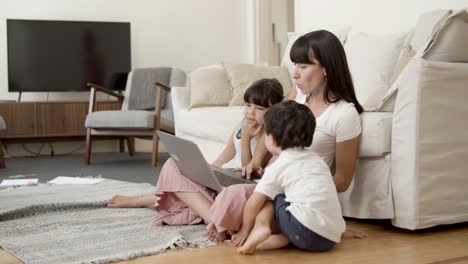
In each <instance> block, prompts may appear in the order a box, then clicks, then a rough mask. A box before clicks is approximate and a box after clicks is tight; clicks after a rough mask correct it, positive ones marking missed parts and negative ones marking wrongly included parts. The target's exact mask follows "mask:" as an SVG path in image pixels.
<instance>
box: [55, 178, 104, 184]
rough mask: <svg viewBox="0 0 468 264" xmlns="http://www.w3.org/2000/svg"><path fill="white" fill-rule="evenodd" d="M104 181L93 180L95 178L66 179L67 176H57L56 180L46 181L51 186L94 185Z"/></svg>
mask: <svg viewBox="0 0 468 264" xmlns="http://www.w3.org/2000/svg"><path fill="white" fill-rule="evenodd" d="M103 180H105V179H95V178H80V177H67V176H58V177H57V178H55V179H53V180H51V181H48V183H53V184H96V183H100V182H102V181H103Z"/></svg>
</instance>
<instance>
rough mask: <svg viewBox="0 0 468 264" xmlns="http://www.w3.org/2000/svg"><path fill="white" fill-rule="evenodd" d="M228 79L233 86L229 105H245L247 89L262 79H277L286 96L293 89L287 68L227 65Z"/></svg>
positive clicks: (225, 66)
mask: <svg viewBox="0 0 468 264" xmlns="http://www.w3.org/2000/svg"><path fill="white" fill-rule="evenodd" d="M224 68H225V69H226V73H227V78H228V79H229V80H230V82H231V86H232V99H231V101H230V102H229V105H242V104H244V93H245V90H247V88H248V87H249V86H250V85H251V84H252V83H254V82H255V81H257V80H260V79H262V78H275V79H278V81H279V82H280V83H281V85H282V86H283V91H284V95H286V94H287V93H288V92H289V90H290V89H291V81H290V80H289V74H288V70H287V69H286V67H282V66H264V65H255V64H225V65H224Z"/></svg>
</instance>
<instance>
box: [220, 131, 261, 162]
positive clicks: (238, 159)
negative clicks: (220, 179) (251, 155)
mask: <svg viewBox="0 0 468 264" xmlns="http://www.w3.org/2000/svg"><path fill="white" fill-rule="evenodd" d="M239 131H240V129H236V130H235V131H234V134H233V137H234V148H235V150H236V155H234V158H232V159H231V160H230V161H228V162H226V163H224V164H223V166H222V168H224V169H237V168H242V160H241V139H240V138H237V136H236V135H237V133H239ZM255 146H257V138H252V140H251V141H250V151H251V152H253V151H254V150H255Z"/></svg>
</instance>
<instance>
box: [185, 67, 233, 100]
mask: <svg viewBox="0 0 468 264" xmlns="http://www.w3.org/2000/svg"><path fill="white" fill-rule="evenodd" d="M187 85H188V86H189V87H190V108H193V107H201V106H227V105H229V102H230V101H231V98H232V87H231V83H230V82H229V80H228V79H227V76H226V71H225V70H224V68H223V66H221V65H212V66H207V67H202V68H198V69H196V70H194V71H192V72H191V73H190V74H189V76H188V81H187Z"/></svg>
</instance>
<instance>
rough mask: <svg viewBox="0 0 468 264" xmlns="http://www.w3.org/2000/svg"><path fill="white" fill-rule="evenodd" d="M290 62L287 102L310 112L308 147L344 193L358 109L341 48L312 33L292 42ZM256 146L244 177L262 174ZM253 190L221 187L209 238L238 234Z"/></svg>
mask: <svg viewBox="0 0 468 264" xmlns="http://www.w3.org/2000/svg"><path fill="white" fill-rule="evenodd" d="M290 57H291V61H292V62H294V63H295V69H294V72H293V78H294V80H295V83H296V89H293V90H292V91H291V92H290V93H289V95H288V96H287V98H288V99H293V100H296V101H297V102H299V103H303V104H305V105H306V106H307V107H309V108H310V110H311V111H312V112H313V113H314V116H315V117H316V119H317V128H316V131H315V134H314V140H313V142H312V145H311V146H310V147H311V149H312V150H314V151H315V152H316V153H317V154H319V155H320V156H321V157H322V159H324V161H325V162H326V163H327V165H328V166H329V167H330V169H331V170H332V171H334V175H333V181H334V183H335V186H336V189H337V191H338V192H344V191H346V189H347V188H348V187H349V184H350V183H351V180H352V177H353V175H354V170H355V164H356V160H357V157H358V147H359V136H360V134H361V121H360V117H359V114H360V113H362V111H363V108H362V106H361V105H360V104H359V102H358V101H357V99H356V95H355V92H354V86H353V82H352V78H351V74H350V72H349V68H348V63H347V60H346V55H345V52H344V49H343V46H342V44H341V42H340V40H339V39H338V38H337V37H336V36H335V35H333V34H332V33H330V32H328V31H325V30H319V31H314V32H310V33H308V34H306V35H303V36H301V37H300V38H299V39H297V40H296V42H295V43H294V44H293V46H292V47H291V52H290ZM262 142H263V141H262V140H260V141H259V144H257V148H256V150H255V153H254V157H253V159H252V161H251V163H250V164H249V165H248V166H246V167H244V168H243V174H244V175H246V177H247V178H250V174H252V173H257V174H262V171H263V169H262V161H263V160H264V159H265V156H267V155H268V154H267V150H266V148H265V146H264V144H262ZM253 190H254V185H248V184H241V185H235V186H230V187H228V188H225V189H224V190H223V191H222V192H221V193H220V194H219V195H218V196H217V198H216V200H215V203H214V204H213V206H212V207H211V209H210V212H209V218H210V219H211V221H212V224H210V225H209V226H208V231H209V232H210V233H211V237H216V238H218V239H220V240H222V239H223V238H224V237H225V232H226V231H231V232H236V231H237V230H239V228H240V225H241V222H242V208H243V207H244V204H245V202H246V201H247V199H248V197H249V196H250V195H251V194H252V192H253ZM346 235H349V236H357V237H365V235H363V234H351V233H348V234H344V236H346Z"/></svg>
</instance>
